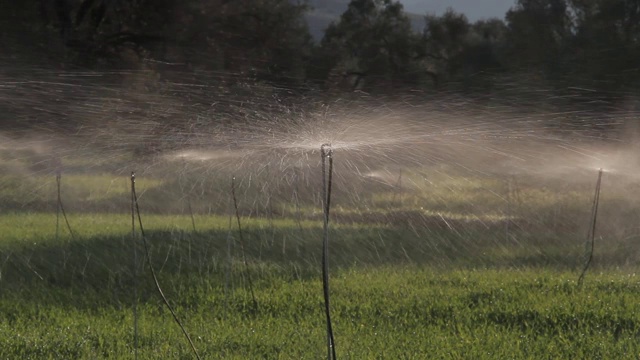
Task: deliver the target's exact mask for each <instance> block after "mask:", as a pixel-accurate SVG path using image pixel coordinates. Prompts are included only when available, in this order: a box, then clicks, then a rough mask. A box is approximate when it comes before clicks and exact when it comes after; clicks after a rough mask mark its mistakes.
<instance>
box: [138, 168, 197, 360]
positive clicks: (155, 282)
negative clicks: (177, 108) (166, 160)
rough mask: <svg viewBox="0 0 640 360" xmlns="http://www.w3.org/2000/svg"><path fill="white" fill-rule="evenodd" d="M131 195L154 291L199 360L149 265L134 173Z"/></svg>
mask: <svg viewBox="0 0 640 360" xmlns="http://www.w3.org/2000/svg"><path fill="white" fill-rule="evenodd" d="M131 193H132V195H133V202H134V205H135V210H136V214H137V215H138V225H139V226H140V234H141V235H142V242H143V244H144V252H145V255H146V258H147V262H148V263H149V270H151V276H152V277H153V282H154V284H155V286H156V290H158V294H159V295H160V297H161V298H162V301H163V302H164V304H165V305H166V306H167V309H169V312H170V313H171V315H172V316H173V320H175V322H176V324H178V326H179V327H180V329H181V330H182V333H183V334H184V336H185V338H187V341H188V342H189V345H190V346H191V350H193V354H194V355H195V356H196V358H197V359H198V360H200V359H201V358H200V355H199V354H198V350H196V346H195V345H194V344H193V341H192V340H191V337H190V336H189V333H187V330H186V329H185V327H184V326H183V325H182V322H181V321H180V319H179V318H178V315H176V312H175V311H174V310H173V307H171V305H170V304H169V300H167V297H166V296H165V295H164V292H163V291H162V288H161V287H160V282H159V281H158V276H157V275H156V271H155V270H154V268H153V264H152V263H151V255H150V253H149V244H148V243H147V237H146V235H145V233H144V228H143V227H142V217H141V216H140V207H139V206H138V196H137V195H136V177H135V173H131Z"/></svg>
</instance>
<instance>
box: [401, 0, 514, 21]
mask: <svg viewBox="0 0 640 360" xmlns="http://www.w3.org/2000/svg"><path fill="white" fill-rule="evenodd" d="M400 2H401V3H402V4H403V5H404V8H405V10H406V11H408V12H412V13H416V14H425V13H427V12H430V13H435V14H436V15H441V14H442V13H443V12H444V11H445V10H447V8H448V7H451V8H453V9H454V10H455V11H457V12H461V13H463V14H465V15H467V17H468V18H469V20H471V21H474V20H478V19H482V18H489V17H498V18H500V19H502V18H504V14H505V13H506V12H507V10H509V8H510V7H512V6H513V5H515V3H516V0H400Z"/></svg>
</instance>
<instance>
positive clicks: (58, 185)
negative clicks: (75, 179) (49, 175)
mask: <svg viewBox="0 0 640 360" xmlns="http://www.w3.org/2000/svg"><path fill="white" fill-rule="evenodd" d="M58 161H59V160H58ZM61 187H62V168H61V166H58V167H57V168H56V192H57V200H56V203H57V205H56V240H58V238H59V233H60V214H62V218H63V219H64V222H65V223H66V225H67V230H69V235H70V236H71V238H72V239H75V236H74V234H73V230H71V225H70V224H69V218H67V213H66V212H65V211H64V205H63V204H62V190H61Z"/></svg>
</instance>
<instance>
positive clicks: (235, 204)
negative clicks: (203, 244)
mask: <svg viewBox="0 0 640 360" xmlns="http://www.w3.org/2000/svg"><path fill="white" fill-rule="evenodd" d="M231 196H232V197H233V207H234V208H235V210H236V220H237V222H238V240H239V243H240V251H241V252H242V262H244V271H245V273H246V274H247V284H248V285H249V292H250V293H251V300H252V302H253V309H254V311H256V312H257V311H258V302H257V301H256V296H255V294H254V292H253V282H252V281H251V273H250V272H249V262H248V261H247V254H246V252H245V248H244V237H243V236H242V225H241V224H240V211H239V210H238V199H237V198H236V177H235V176H234V177H232V178H231Z"/></svg>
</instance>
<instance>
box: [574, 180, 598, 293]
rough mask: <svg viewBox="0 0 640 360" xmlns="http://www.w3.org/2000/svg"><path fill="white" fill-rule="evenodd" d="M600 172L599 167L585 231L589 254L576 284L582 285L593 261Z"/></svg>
mask: <svg viewBox="0 0 640 360" xmlns="http://www.w3.org/2000/svg"><path fill="white" fill-rule="evenodd" d="M602 173H603V170H602V169H600V171H598V181H597V182H596V191H595V194H594V196H593V205H592V207H591V222H590V226H589V232H588V233H587V246H588V247H589V248H588V251H589V255H588V257H587V260H586V261H585V263H584V268H583V269H582V273H581V274H580V277H579V278H578V286H580V285H582V282H583V281H584V276H585V274H586V273H587V270H588V269H589V266H590V265H591V262H592V261H593V250H594V248H595V239H596V237H595V235H596V221H597V219H598V205H599V203H600V187H601V185H602Z"/></svg>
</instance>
